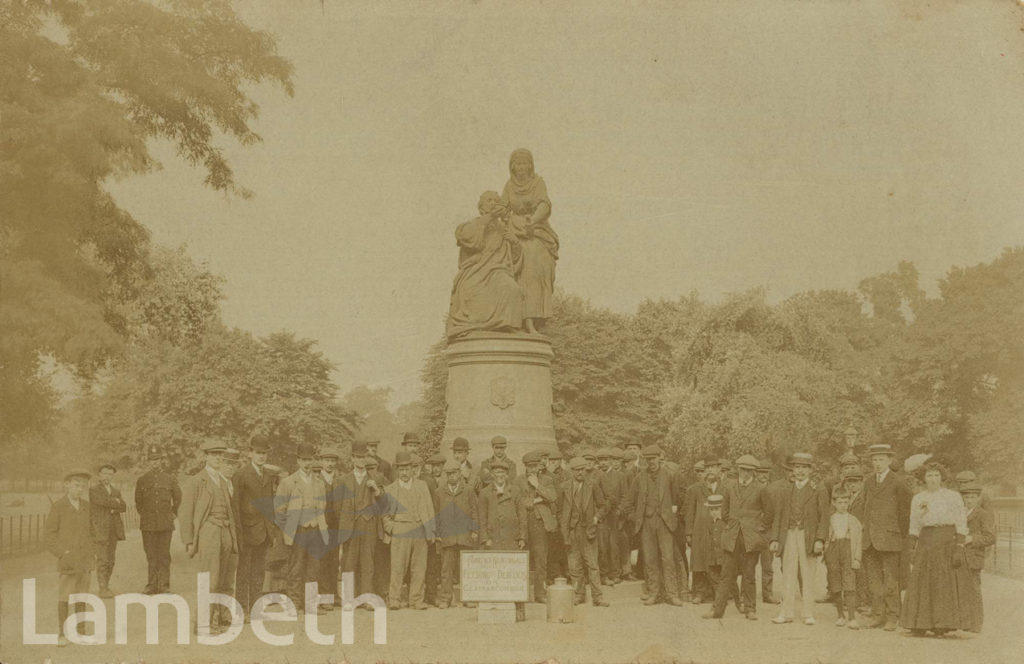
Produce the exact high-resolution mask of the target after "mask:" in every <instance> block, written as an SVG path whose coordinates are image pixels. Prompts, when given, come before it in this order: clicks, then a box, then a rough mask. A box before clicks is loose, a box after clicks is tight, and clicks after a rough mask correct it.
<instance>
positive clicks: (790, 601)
mask: <svg viewBox="0 0 1024 664" xmlns="http://www.w3.org/2000/svg"><path fill="white" fill-rule="evenodd" d="M789 464H790V467H792V469H793V483H792V484H790V485H789V487H788V489H787V490H786V491H783V492H780V494H779V496H778V502H777V504H776V510H775V518H774V520H773V523H772V534H771V545H770V548H771V551H772V553H774V554H776V555H779V554H781V555H782V580H783V584H784V586H785V590H784V591H783V593H782V607H781V609H780V611H779V615H778V616H776V617H775V618H773V619H772V622H773V623H776V624H782V623H789V622H793V617H794V606H793V605H794V604H795V603H796V592H797V585H798V581H799V582H801V583H800V586H801V587H800V597H801V600H802V602H803V607H802V609H803V611H802V613H803V619H804V624H805V625H813V624H815V619H814V593H813V592H812V590H811V589H812V587H813V584H814V582H813V578H814V574H813V572H812V571H811V566H810V559H811V557H815V556H820V555H821V554H822V552H823V551H824V550H825V538H826V537H827V536H828V519H829V504H828V492H826V491H825V488H824V487H823V486H819V485H816V484H814V483H813V482H811V480H810V475H811V467H812V457H811V455H810V454H808V453H806V452H796V453H794V454H793V455H792V456H791V457H789Z"/></svg>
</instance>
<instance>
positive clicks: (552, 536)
mask: <svg viewBox="0 0 1024 664" xmlns="http://www.w3.org/2000/svg"><path fill="white" fill-rule="evenodd" d="M563 458H564V455H563V453H562V451H561V450H559V449H557V448H555V449H553V450H551V451H550V452H549V453H548V456H547V459H546V460H545V462H544V465H545V466H546V467H547V472H546V473H544V476H545V477H546V478H548V480H549V481H550V482H551V486H553V487H554V488H555V503H554V505H552V508H551V511H552V513H553V514H554V515H555V520H556V521H557V520H558V510H559V508H560V507H561V505H562V492H563V491H564V490H565V482H566V477H567V476H568V472H566V471H565V469H564V467H563V463H562V462H563ZM560 576H561V577H564V578H566V579H568V578H569V559H568V554H567V552H566V550H565V542H564V541H562V529H561V528H555V530H554V531H552V532H550V533H548V578H547V581H548V585H551V584H552V583H554V582H555V579H556V578H558V577H560Z"/></svg>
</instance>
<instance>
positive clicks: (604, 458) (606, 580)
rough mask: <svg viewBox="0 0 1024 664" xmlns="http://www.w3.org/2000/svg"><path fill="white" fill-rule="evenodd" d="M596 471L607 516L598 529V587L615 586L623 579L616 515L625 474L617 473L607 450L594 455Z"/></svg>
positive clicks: (612, 458)
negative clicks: (605, 503)
mask: <svg viewBox="0 0 1024 664" xmlns="http://www.w3.org/2000/svg"><path fill="white" fill-rule="evenodd" d="M597 462H598V465H599V467H598V469H597V470H596V471H594V472H595V479H596V481H597V483H598V484H600V485H601V491H603V492H604V498H605V500H607V501H608V516H606V517H605V518H604V520H603V521H601V523H600V524H599V525H598V527H597V556H598V563H599V564H600V565H601V585H604V586H614V585H615V584H616V583H618V582H619V581H620V577H621V576H622V565H621V562H620V560H619V538H618V532H619V516H620V514H621V510H622V505H623V503H624V502H625V500H626V488H627V486H626V482H625V479H626V477H625V475H623V474H622V471H620V470H618V469H617V468H616V466H618V465H619V462H618V460H616V459H615V458H614V453H613V452H612V450H611V449H610V448H607V447H605V448H601V449H600V450H598V452H597Z"/></svg>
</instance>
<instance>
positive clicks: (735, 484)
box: [722, 479, 774, 552]
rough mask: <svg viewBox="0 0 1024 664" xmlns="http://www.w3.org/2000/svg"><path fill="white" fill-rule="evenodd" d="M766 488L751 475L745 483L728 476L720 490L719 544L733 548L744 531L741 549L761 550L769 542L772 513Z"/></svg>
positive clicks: (726, 549)
mask: <svg viewBox="0 0 1024 664" xmlns="http://www.w3.org/2000/svg"><path fill="white" fill-rule="evenodd" d="M765 491H766V488H765V487H764V486H763V485H762V484H761V483H760V482H758V481H757V480H755V479H751V480H750V484H748V485H747V486H745V487H744V486H742V485H740V483H739V481H738V480H728V481H726V482H725V487H724V488H723V490H722V519H724V520H725V528H724V529H723V531H722V548H723V549H724V550H725V551H735V550H736V540H737V538H738V537H739V535H740V534H741V533H742V535H743V550H744V551H746V552H750V551H762V550H764V549H765V548H766V547H767V546H768V539H767V538H768V532H769V531H770V530H771V527H772V522H773V520H774V515H773V514H772V511H771V510H772V508H771V504H770V501H769V500H767V499H766V498H765Z"/></svg>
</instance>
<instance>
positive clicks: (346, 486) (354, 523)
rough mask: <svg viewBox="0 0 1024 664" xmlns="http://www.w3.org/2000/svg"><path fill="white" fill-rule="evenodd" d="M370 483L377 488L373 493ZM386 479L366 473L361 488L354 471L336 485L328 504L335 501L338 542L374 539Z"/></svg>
mask: <svg viewBox="0 0 1024 664" xmlns="http://www.w3.org/2000/svg"><path fill="white" fill-rule="evenodd" d="M371 480H372V481H373V483H374V484H375V485H376V486H377V489H378V490H377V491H376V492H374V491H373V489H372V488H371V485H370V482H371ZM386 486H387V480H386V479H385V478H384V476H383V475H381V474H380V473H376V472H369V471H367V475H366V478H365V479H364V480H363V483H362V485H360V484H359V483H358V482H357V481H356V476H355V472H349V473H345V474H344V475H342V476H341V478H340V479H339V481H337V482H336V483H335V487H334V490H333V491H332V492H331V495H330V496H328V502H330V501H331V500H335V501H337V502H338V523H337V528H338V539H339V541H340V542H342V543H344V542H347V541H348V540H349V539H351V538H352V537H363V536H371V537H376V536H377V533H378V524H379V523H380V515H381V514H382V513H383V510H384V506H385V499H384V488H385V487H386Z"/></svg>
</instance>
